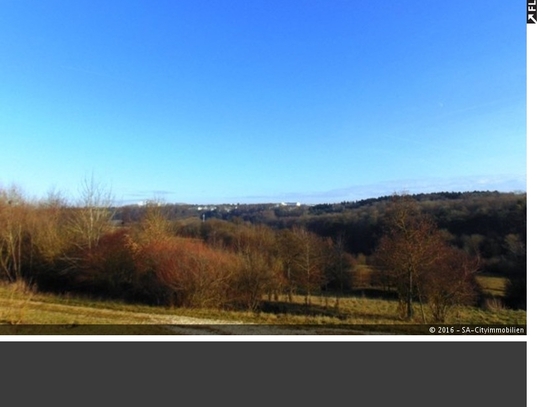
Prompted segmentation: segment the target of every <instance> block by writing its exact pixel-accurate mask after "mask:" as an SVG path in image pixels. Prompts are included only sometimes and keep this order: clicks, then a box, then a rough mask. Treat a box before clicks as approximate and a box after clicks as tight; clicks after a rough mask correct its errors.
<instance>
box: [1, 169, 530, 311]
mask: <svg viewBox="0 0 543 407" xmlns="http://www.w3.org/2000/svg"><path fill="white" fill-rule="evenodd" d="M506 197H507V199H502V198H504V196H499V197H497V199H496V200H495V202H494V205H493V206H491V205H490V204H488V203H485V205H476V204H474V202H471V204H472V205H474V206H470V204H468V203H466V202H464V203H463V204H462V205H460V206H457V207H455V206H454V205H452V204H451V206H448V207H446V206H444V205H440V204H436V200H434V201H427V202H425V203H421V201H420V199H417V198H416V197H413V196H402V197H390V199H386V200H385V199H379V200H376V201H373V202H371V203H369V204H368V205H360V206H357V207H355V208H350V209H348V210H345V211H341V212H338V213H329V212H327V213H321V214H319V215H309V214H308V213H307V210H308V208H307V207H305V208H302V210H303V211H306V213H305V215H304V214H303V213H302V214H298V213H296V216H283V217H277V216H276V215H274V216H273V217H272V216H271V214H270V208H269V207H267V208H265V207H262V208H261V210H262V211H264V215H265V216H267V217H268V218H267V219H263V220H260V221H257V220H255V219H253V220H252V221H250V220H247V219H244V217H243V214H241V216H239V215H240V213H239V212H238V213H237V214H236V216H232V217H231V218H229V219H222V218H220V217H218V216H216V217H214V216H208V217H207V219H206V220H205V222H204V221H203V220H202V218H200V217H188V218H187V217H176V216H172V206H171V205H164V204H160V203H156V202H155V203H153V202H150V203H148V204H147V205H145V206H144V207H141V208H138V213H137V216H132V217H131V219H130V221H126V222H124V223H123V222H116V220H119V219H121V218H120V216H121V215H122V214H123V210H122V208H114V207H113V205H112V203H113V200H112V198H111V195H110V194H109V193H107V191H106V190H105V189H104V188H103V187H102V186H101V185H99V184H97V183H96V182H95V181H94V180H92V179H91V180H87V181H85V182H84V183H83V186H82V189H81V196H80V199H79V200H78V201H77V202H76V203H68V201H67V200H66V199H65V198H63V197H62V195H61V194H56V193H52V194H50V195H49V196H48V197H47V198H45V199H43V200H39V201H30V200H28V199H25V197H24V194H23V193H22V192H21V191H20V190H19V189H17V188H15V187H12V188H8V189H0V279H1V280H4V281H9V282H13V281H17V280H24V281H27V282H28V283H31V284H35V285H36V286H37V287H38V289H42V290H48V291H56V292H81V293H85V294H90V295H95V296H100V297H104V298H121V299H125V300H129V301H141V302H145V303H150V304H157V305H168V306H186V307H215V308H235V309H248V310H256V309H259V308H260V307H261V306H262V303H263V301H265V300H266V299H268V300H272V299H274V300H278V299H279V298H280V296H282V297H284V298H287V300H288V301H291V300H292V297H293V296H294V295H295V294H298V295H302V296H303V297H304V298H305V302H306V304H308V305H311V298H312V295H314V294H316V293H322V292H325V291H326V292H329V293H334V294H335V303H336V306H338V307H339V305H340V300H341V296H342V295H344V294H345V293H347V292H349V290H350V289H351V288H352V278H353V271H354V270H355V268H356V266H357V264H360V263H361V261H362V262H364V263H367V264H369V265H371V266H372V267H373V268H374V270H375V273H376V275H377V276H378V281H379V283H380V284H382V285H383V286H386V287H390V289H391V290H392V291H393V292H394V293H395V295H396V297H397V299H398V303H399V316H400V317H401V318H406V319H410V318H411V317H412V315H413V308H414V307H415V304H416V303H419V304H422V303H425V304H428V305H429V306H430V309H431V315H429V316H428V318H429V319H430V318H432V319H433V320H444V318H445V316H446V314H447V312H448V311H449V310H450V309H451V308H452V307H454V306H455V305H458V304H474V303H476V301H477V295H478V287H477V283H476V281H475V279H474V276H475V273H476V272H478V271H480V270H481V269H484V267H485V266H487V267H488V265H489V264H490V262H491V260H492V258H493V257H490V258H488V257H484V255H483V251H482V250H481V249H482V248H484V245H483V242H485V236H486V235H481V236H483V238H478V237H477V234H475V233H472V234H470V235H462V234H460V235H458V234H455V233H453V232H451V230H453V231H456V230H455V229H454V228H452V229H451V230H449V229H447V228H443V224H444V223H445V224H450V225H453V226H455V225H456V227H459V225H460V224H461V223H460V222H459V219H464V220H467V219H470V217H471V219H477V221H478V222H481V225H484V224H485V219H484V214H487V215H488V214H494V212H496V213H498V212H500V213H502V214H501V215H500V216H502V218H503V219H502V223H501V224H498V225H497V228H498V229H499V228H504V230H503V231H502V230H500V233H505V231H509V232H512V231H517V229H518V231H517V232H518V233H507V234H506V235H505V236H503V237H502V236H501V235H500V233H498V235H500V238H503V242H504V245H506V246H507V251H506V252H505V253H506V256H502V257H500V261H503V262H509V263H507V264H508V266H507V267H509V269H510V270H509V269H508V270H509V271H508V273H509V274H508V276H511V278H510V281H511V284H510V288H509V290H510V292H511V298H516V301H517V302H516V303H514V302H511V304H512V305H513V306H517V307H520V308H522V303H523V301H524V304H525V234H523V233H522V225H520V226H519V225H518V223H517V222H522V221H523V220H524V222H525V219H523V217H522V205H524V210H525V200H524V201H523V199H522V197H521V196H520V197H519V196H515V199H516V201H515V205H517V206H518V207H520V208H521V209H518V208H517V209H515V208H516V207H515V206H514V205H513V203H512V201H511V199H510V198H511V197H510V196H509V195H507V196H506ZM494 198H496V197H494ZM455 199H457V198H455ZM524 199H525V198H524ZM437 202H439V203H441V201H437ZM485 202H486V201H485ZM505 202H507V203H508V204H509V206H507V204H506V203H505ZM523 202H524V203H523ZM464 208H468V210H464ZM489 208H492V209H491V210H490V209H489ZM507 208H509V209H507ZM281 209H284V208H281ZM453 209H454V211H453ZM293 210H296V211H300V208H293ZM493 211H494V212H493ZM256 212H258V211H256ZM256 212H255V211H254V212H252V215H251V216H254V215H255V213H256ZM272 212H273V211H272ZM451 213H461V214H462V216H460V217H458V216H457V217H455V216H450V214H451ZM124 214H125V215H126V211H125V212H124ZM132 215H134V214H132ZM447 216H449V217H447ZM492 216H494V215H492ZM511 217H514V219H515V221H514V222H513V221H511ZM451 219H452V220H451ZM445 220H446V221H445ZM447 222H449V223H447ZM468 223H469V222H468ZM512 227H515V228H517V229H514V228H512ZM524 228H525V224H524ZM460 229H462V228H460ZM460 229H459V230H460ZM490 229H491V228H488V231H489V232H490ZM474 230H475V231H478V232H481V231H483V233H486V229H484V228H482V226H481V229H478V228H476V229H474ZM474 235H475V236H474ZM360 241H362V242H363V243H362V244H361V243H360ZM367 241H371V244H368V243H367ZM500 249H501V248H500ZM492 254H493V253H492ZM489 259H490V260H489ZM485 262H486V263H485ZM504 267H505V266H504ZM511 270H513V271H511ZM522 278H524V285H523V281H522ZM515 296H516V297H515ZM519 304H520V305H519ZM524 307H525V305H524Z"/></svg>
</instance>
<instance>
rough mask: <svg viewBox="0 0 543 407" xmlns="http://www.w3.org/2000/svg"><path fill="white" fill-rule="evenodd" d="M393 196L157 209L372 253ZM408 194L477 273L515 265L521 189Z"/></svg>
mask: <svg viewBox="0 0 543 407" xmlns="http://www.w3.org/2000/svg"><path fill="white" fill-rule="evenodd" d="M394 197H395V196H394V195H390V196H383V197H379V198H370V199H363V200H359V201H352V202H341V203H333V204H317V205H303V204H301V205H292V204H290V205H289V204H281V203H267V204H237V205H233V204H228V205H208V206H195V205H184V204H162V205H161V213H162V214H163V215H164V216H165V217H167V218H168V219H169V220H171V221H180V220H185V221H190V220H192V221H193V223H190V222H189V223H188V224H187V225H192V226H187V225H186V226H185V228H186V229H187V230H190V229H191V227H194V220H195V219H198V220H199V221H200V222H202V223H205V221H207V222H209V221H211V222H213V221H217V220H221V221H227V222H233V223H238V224H239V223H249V224H262V225H266V226H269V227H271V228H273V229H275V230H280V229H292V228H293V227H303V228H306V229H307V230H309V231H311V232H313V233H315V234H317V235H319V236H321V237H325V238H332V239H336V238H338V237H341V238H342V239H343V241H344V242H345V250H346V251H347V252H349V253H350V254H352V255H363V256H367V257H371V255H372V253H373V252H374V251H375V248H376V245H377V243H378V242H379V239H380V237H381V236H382V234H383V230H384V224H385V213H386V208H387V204H389V203H390V202H391V200H392V199H393V198H394ZM409 197H410V198H412V199H413V200H415V201H416V203H417V205H418V206H419V209H420V211H421V212H422V213H424V214H427V215H429V216H430V217H431V218H432V219H433V220H435V222H436V223H437V226H438V228H440V229H442V230H444V231H446V232H448V233H449V234H450V240H451V242H452V243H453V244H454V245H455V246H457V247H459V248H461V249H463V250H465V251H467V252H469V253H471V254H476V255H478V256H480V257H481V259H482V260H483V264H482V265H481V267H482V269H481V271H482V272H485V273H492V274H507V273H509V272H511V268H514V267H516V266H515V265H514V264H513V263H516V262H513V259H512V256H513V253H515V256H517V255H521V254H522V255H523V256H525V255H526V254H525V246H526V193H503V192H497V191H494V192H492V191H474V192H435V193H425V194H415V195H409ZM145 211H146V208H145V206H140V205H128V206H123V207H120V208H115V215H114V219H116V220H117V221H118V222H122V223H125V224H129V223H133V222H138V221H140V220H141V219H142V218H143V217H144V215H145ZM192 233H193V235H194V236H196V235H197V234H198V233H197V232H195V231H193V232H192ZM523 250H524V252H523ZM522 252H523V253H522Z"/></svg>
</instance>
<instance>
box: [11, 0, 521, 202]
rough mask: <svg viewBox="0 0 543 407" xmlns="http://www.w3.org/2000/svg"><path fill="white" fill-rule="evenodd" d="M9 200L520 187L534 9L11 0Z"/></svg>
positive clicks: (204, 198) (261, 197)
mask: <svg viewBox="0 0 543 407" xmlns="http://www.w3.org/2000/svg"><path fill="white" fill-rule="evenodd" d="M1 8H2V11H1V13H0V142H1V143H0V187H2V186H3V187H6V186H10V185H13V184H16V185H18V186H20V187H21V188H22V189H23V190H24V191H25V192H26V193H27V194H29V195H31V196H36V197H43V196H45V195H46V193H47V191H49V190H51V189H57V190H59V191H62V192H65V193H66V194H67V195H70V196H72V195H74V196H75V195H77V192H78V189H79V188H80V186H81V184H82V182H83V180H84V179H86V178H89V177H90V176H94V178H95V179H97V180H99V181H100V182H101V183H103V184H105V185H107V186H108V187H109V188H111V190H112V193H113V195H114V196H115V198H116V199H117V200H118V201H119V202H122V203H132V202H138V201H141V200H145V199H157V198H159V199H162V200H165V201H167V202H180V203H181V202H186V203H197V204H205V203H235V202H241V203H250V202H280V201H299V202H302V203H325V202H339V201H343V200H358V199H364V198H370V197H377V196H382V195H387V194H392V193H394V192H399V193H400V192H408V193H418V192H438V191H466V190H487V189H490V190H501V191H519V190H520V191H525V190H526V109H527V107H526V2H525V1H503V2H495V1H490V0H480V1H473V0H469V1H464V0H459V1H451V2H428V1H407V0H405V1H395V2H382V1H379V2H378V1H369V0H367V1H365V0H352V1H350V0H326V1H324V0H305V1H304V0H299V1H298V0H274V1H270V0H265V1H264V0H246V1H241V0H239V1H238V0H220V1H219V0H217V1H209V0H192V1H183V0H172V1H165V0H156V1H136V0H115V1H110V0H108V1H105V0H93V1H85V0H78V1H72V0H65V1H60V0H56V1H55V0H50V1H38V0H34V1H27V0H6V1H2V5H1Z"/></svg>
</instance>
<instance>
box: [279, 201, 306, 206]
mask: <svg viewBox="0 0 543 407" xmlns="http://www.w3.org/2000/svg"><path fill="white" fill-rule="evenodd" d="M280 205H281V206H302V204H301V203H300V202H281V204H280Z"/></svg>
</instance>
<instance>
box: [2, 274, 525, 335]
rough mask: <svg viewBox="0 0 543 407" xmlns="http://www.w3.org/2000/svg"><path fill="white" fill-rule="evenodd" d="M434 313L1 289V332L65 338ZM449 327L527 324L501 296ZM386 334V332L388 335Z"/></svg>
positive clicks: (388, 320) (368, 321)
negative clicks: (225, 306) (146, 301)
mask: <svg viewBox="0 0 543 407" xmlns="http://www.w3.org/2000/svg"><path fill="white" fill-rule="evenodd" d="M482 282H483V286H484V289H485V290H487V291H488V292H492V293H499V292H500V291H501V290H502V288H500V287H503V281H501V282H500V281H499V280H497V279H496V278H484V279H483V281H482ZM429 315H430V310H429V309H428V308H427V307H426V306H421V305H420V304H415V318H414V320H413V321H411V322H409V323H407V322H405V321H401V320H399V319H398V316H397V302H396V301H395V300H385V299H375V298H364V297H359V296H356V297H354V296H352V297H341V298H340V301H339V305H338V304H337V303H336V298H335V297H331V296H330V297H328V296H324V295H322V296H313V297H311V304H310V305H307V304H305V298H304V297H303V296H294V298H293V302H292V303H290V302H288V301H287V299H286V298H283V297H281V298H279V299H278V301H264V302H263V306H262V309H261V310H260V311H258V312H240V311H224V310H214V309H185V308H166V307H152V306H145V305H134V304H126V303H123V302H115V301H99V300H96V299H88V298H81V297H75V296H58V295H52V294H42V293H37V292H35V291H34V290H32V289H29V288H28V287H27V286H25V285H24V284H10V285H6V284H4V285H0V334H25V333H32V334H41V333H43V334H47V333H51V332H53V330H51V329H49V328H50V327H52V326H54V327H55V330H54V333H56V334H60V335H62V334H64V333H65V334H87V333H89V332H91V333H96V332H101V331H100V330H97V329H96V327H105V326H107V330H105V331H107V334H111V335H120V334H123V335H126V334H139V333H145V334H146V335H166V334H175V332H172V330H171V329H168V326H169V325H172V324H174V325H175V324H191V325H192V324H195V325H202V324H204V325H205V324H207V325H217V326H219V325H220V324H232V325H238V324H244V325H245V324H249V325H255V324H256V325H266V326H268V325H273V326H291V327H298V328H300V327H305V326H313V327H319V328H320V330H321V332H324V333H327V334H334V333H336V331H337V332H341V330H342V329H344V328H345V327H346V326H347V327H355V326H366V327H367V326H369V325H371V326H380V327H381V328H380V332H383V326H384V327H394V329H395V330H398V327H400V328H401V327H405V330H404V331H405V332H409V331H408V328H409V327H410V326H412V325H413V324H424V323H425V322H431V321H429ZM424 316H425V317H426V319H425V318H424ZM446 323H447V324H470V325H480V324H495V325H507V326H509V325H525V324H526V312H525V311H518V310H510V309H506V308H504V307H503V306H501V303H500V301H499V297H498V298H497V299H496V302H495V303H489V304H488V306H486V307H484V309H481V308H477V307H458V308H455V309H453V310H452V311H451V312H450V315H449V318H448V320H447V321H446ZM48 327H49V328H48ZM142 327H145V329H144V330H142ZM31 328H32V329H31ZM91 328H92V329H91ZM29 329H31V332H30V331H29ZM89 329H90V331H89ZM232 332H234V333H235V332H236V331H232ZM386 332H388V331H387V330H386V329H385V331H384V332H383V333H386ZM399 332H402V329H399Z"/></svg>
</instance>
